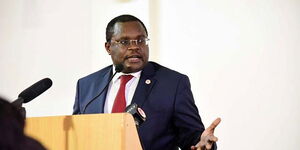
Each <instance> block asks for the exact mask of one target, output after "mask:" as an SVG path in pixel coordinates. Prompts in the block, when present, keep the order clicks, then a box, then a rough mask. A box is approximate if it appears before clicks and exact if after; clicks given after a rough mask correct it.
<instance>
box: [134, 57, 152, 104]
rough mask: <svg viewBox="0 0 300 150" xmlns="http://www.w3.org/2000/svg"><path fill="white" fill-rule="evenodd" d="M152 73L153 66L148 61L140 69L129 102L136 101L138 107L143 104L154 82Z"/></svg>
mask: <svg viewBox="0 0 300 150" xmlns="http://www.w3.org/2000/svg"><path fill="white" fill-rule="evenodd" d="M154 73H155V71H154V66H153V65H152V64H151V63H148V64H147V65H146V66H145V68H144V69H143V71H142V74H141V77H140V80H139V83H138V86H137V88H136V91H135V93H134V96H133V99H132V102H131V103H136V104H137V105H138V106H140V107H142V106H143V104H144V102H145V101H146V100H147V98H148V96H149V94H150V92H151V89H152V87H153V86H154V84H155V83H156V79H155V78H154Z"/></svg>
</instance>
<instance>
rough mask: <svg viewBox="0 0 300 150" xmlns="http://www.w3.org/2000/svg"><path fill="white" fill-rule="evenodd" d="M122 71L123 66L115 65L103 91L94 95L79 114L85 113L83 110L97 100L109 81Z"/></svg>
mask: <svg viewBox="0 0 300 150" xmlns="http://www.w3.org/2000/svg"><path fill="white" fill-rule="evenodd" d="M123 69H124V66H123V64H117V65H116V66H115V73H114V74H113V75H112V76H111V77H110V79H109V80H108V82H107V84H106V85H105V87H104V88H103V90H102V91H101V92H100V93H99V94H98V95H96V96H95V97H94V98H93V99H92V100H90V101H89V102H88V103H87V104H86V105H85V106H84V108H83V111H82V112H81V114H84V113H85V110H86V108H87V107H88V106H89V105H90V104H91V103H92V102H93V101H94V100H95V99H97V98H98V97H99V96H100V95H101V94H102V93H103V92H104V91H105V89H106V88H107V87H108V85H109V83H110V81H111V80H112V79H113V78H114V76H115V75H116V74H117V73H119V72H122V70H123Z"/></svg>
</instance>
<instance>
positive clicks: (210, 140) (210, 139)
mask: <svg viewBox="0 0 300 150" xmlns="http://www.w3.org/2000/svg"><path fill="white" fill-rule="evenodd" d="M217 141H218V138H217V137H215V136H211V137H209V138H208V142H209V143H212V142H217Z"/></svg>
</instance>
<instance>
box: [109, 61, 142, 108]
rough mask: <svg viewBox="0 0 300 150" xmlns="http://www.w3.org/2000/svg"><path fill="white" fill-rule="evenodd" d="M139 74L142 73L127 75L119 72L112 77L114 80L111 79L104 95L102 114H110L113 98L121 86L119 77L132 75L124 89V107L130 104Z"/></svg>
mask: <svg viewBox="0 0 300 150" xmlns="http://www.w3.org/2000/svg"><path fill="white" fill-rule="evenodd" d="M113 70H115V67H113ZM114 72H115V71H113V73H114ZM141 72H142V71H138V72H135V73H129V74H125V73H122V72H120V73H117V74H116V75H115V76H114V78H113V79H112V81H111V82H110V84H109V87H108V91H107V94H106V100H105V104H104V113H111V110H112V107H113V105H114V101H115V98H116V96H117V93H118V91H119V87H120V84H121V81H120V76H121V75H132V76H133V77H132V79H130V80H129V81H128V82H127V83H126V87H125V99H126V106H128V105H129V104H130V103H131V101H132V98H133V95H134V92H135V89H136V87H137V85H138V82H139V80H140V76H141Z"/></svg>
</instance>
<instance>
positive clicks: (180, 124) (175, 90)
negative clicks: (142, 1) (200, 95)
mask: <svg viewBox="0 0 300 150" xmlns="http://www.w3.org/2000/svg"><path fill="white" fill-rule="evenodd" d="M111 76H112V66H108V67H106V68H104V69H102V70H100V71H98V72H95V73H93V74H91V75H88V76H86V77H84V78H81V79H79V81H78V83H77V92H76V100H75V104H74V112H73V114H80V113H82V111H83V109H84V107H85V106H86V104H87V103H88V102H89V101H90V100H92V99H93V98H94V97H95V96H96V95H97V94H98V93H99V92H100V91H102V89H104V87H105V85H106V84H107V83H108V81H109V78H110V77H111ZM146 80H150V81H151V83H150V84H146V83H145V81H146ZM106 93H107V89H106V91H105V92H103V93H102V94H101V95H100V96H99V97H98V98H97V99H96V100H94V101H93V102H92V103H91V104H89V105H88V107H87V108H86V110H85V113H88V114H90V113H103V108H104V103H105V99H106ZM132 103H137V104H138V105H139V106H140V107H141V108H142V109H143V110H144V112H145V113H146V115H147V120H146V121H145V122H144V123H143V124H142V125H141V126H140V127H139V128H138V133H139V136H140V139H141V142H142V145H143V146H144V149H145V150H163V149H164V150H174V149H178V148H177V147H180V148H181V149H190V146H191V145H194V144H196V143H197V142H198V141H199V138H200V135H201V133H202V132H203V131H204V126H203V124H202V121H201V118H200V116H199V113H198V109H197V107H196V105H195V103H194V98H193V95H192V92H191V87H190V82H189V79H188V77H187V76H186V75H183V74H180V73H178V72H176V71H173V70H170V69H168V68H166V67H163V66H161V65H159V64H157V63H154V62H149V63H148V64H147V65H146V66H145V68H144V69H143V71H142V73H141V77H140V80H139V83H138V86H137V89H136V91H135V94H134V96H133V99H132Z"/></svg>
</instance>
